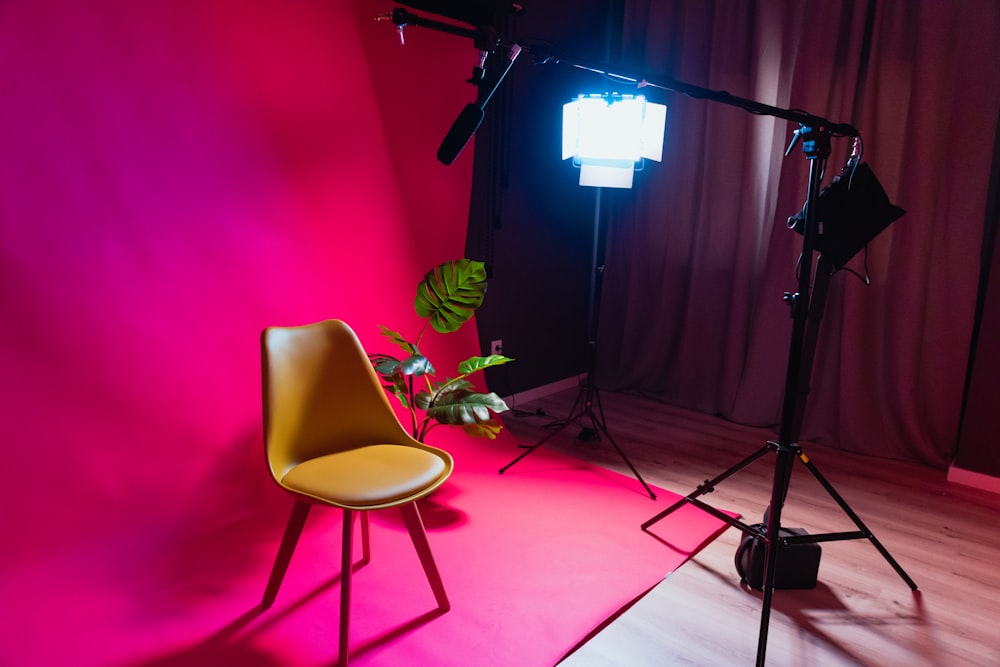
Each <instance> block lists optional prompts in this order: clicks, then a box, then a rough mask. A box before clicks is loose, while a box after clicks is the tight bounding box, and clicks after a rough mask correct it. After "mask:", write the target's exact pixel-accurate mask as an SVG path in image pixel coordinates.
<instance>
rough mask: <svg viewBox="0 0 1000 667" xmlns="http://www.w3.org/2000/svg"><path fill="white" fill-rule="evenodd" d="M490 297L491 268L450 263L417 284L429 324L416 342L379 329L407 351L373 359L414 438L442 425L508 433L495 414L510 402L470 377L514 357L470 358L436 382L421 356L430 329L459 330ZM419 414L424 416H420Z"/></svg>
mask: <svg viewBox="0 0 1000 667" xmlns="http://www.w3.org/2000/svg"><path fill="white" fill-rule="evenodd" d="M485 294H486V269H485V266H484V265H483V263H482V262H477V261H474V260H470V259H460V260H453V261H450V262H445V263H444V264H441V265H439V266H437V267H435V268H434V269H432V270H431V271H428V272H427V274H426V275H424V278H423V280H421V281H420V284H419V285H417V296H416V298H415V299H414V302H413V305H414V308H415V309H416V311H417V315H419V316H420V317H422V318H424V319H425V320H426V321H425V322H424V325H423V327H421V329H420V331H419V332H418V333H417V337H416V338H415V339H414V340H413V341H410V340H408V339H406V338H404V337H403V336H402V335H401V334H399V333H397V332H396V331H393V330H392V329H389V328H387V327H384V326H379V329H381V331H382V335H383V336H385V337H386V338H388V339H389V340H390V341H392V342H393V343H395V344H396V345H397V346H399V347H400V348H401V349H402V350H403V356H402V357H400V358H397V357H395V356H392V355H389V354H371V355H369V358H370V359H371V362H372V365H373V366H374V367H375V371H376V372H377V373H378V375H379V377H380V378H381V379H382V383H383V385H384V387H385V389H386V391H388V392H389V393H391V394H393V395H395V396H396V397H397V398H398V399H399V401H400V402H401V403H402V404H403V406H404V407H405V408H406V409H407V410H409V413H410V423H411V429H412V431H413V437H414V438H416V439H417V440H420V441H421V442H423V440H424V438H425V437H426V436H427V432H428V431H430V429H431V428H434V427H435V426H438V425H441V424H446V425H451V426H461V427H462V428H463V429H464V430H465V432H466V433H468V434H469V435H472V436H475V437H479V438H490V439H493V438H496V436H497V433H499V432H500V431H501V430H502V429H503V424H502V423H501V422H500V421H499V420H498V419H496V418H495V415H496V414H498V413H501V412H504V411H506V410H507V409H508V408H507V404H506V403H505V402H504V400H503V399H502V398H500V397H499V396H498V395H497V394H496V393H494V392H490V393H488V394H483V393H480V392H477V391H476V389H475V386H474V385H473V383H472V382H471V381H470V380H469V379H468V378H469V377H470V376H472V375H474V374H475V373H479V372H481V371H483V370H485V369H487V368H490V367H492V366H499V365H501V364H506V363H508V362H510V361H513V359H510V358H508V357H505V356H503V355H499V354H491V355H489V356H486V357H469V358H468V359H466V360H465V361H463V362H461V363H460V364H459V365H458V372H457V374H456V375H455V376H454V377H447V378H445V379H444V380H436V379H435V373H436V370H435V368H434V366H433V365H432V364H431V362H430V360H429V359H428V358H427V357H425V356H424V355H423V354H422V353H421V352H420V341H421V340H422V339H423V336H424V334H425V333H427V330H428V327H430V328H431V329H433V330H434V331H436V332H438V333H442V334H445V333H451V332H454V331H458V329H459V328H461V326H462V325H463V324H465V323H466V322H467V321H468V320H469V319H471V318H472V316H473V315H474V314H475V312H476V309H478V308H479V306H481V305H482V303H483V297H484V296H485ZM418 410H419V411H420V412H421V413H422V416H418Z"/></svg>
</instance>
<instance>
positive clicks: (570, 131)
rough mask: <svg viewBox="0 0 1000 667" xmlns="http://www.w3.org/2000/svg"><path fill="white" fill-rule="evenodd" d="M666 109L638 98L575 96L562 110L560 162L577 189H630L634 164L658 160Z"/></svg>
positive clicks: (661, 147)
mask: <svg viewBox="0 0 1000 667" xmlns="http://www.w3.org/2000/svg"><path fill="white" fill-rule="evenodd" d="M666 119H667V107H665V106H664V105H662V104H654V103H652V102H647V101H646V98H645V97H643V96H642V95H635V96H633V95H580V96H579V97H577V99H576V100H575V101H573V102H569V103H568V104H565V105H563V149H562V157H563V159H564V160H565V159H567V158H569V157H572V158H573V162H574V164H577V165H578V166H580V185H590V186H595V187H612V188H630V187H632V171H633V170H634V169H635V164H636V163H637V162H639V161H640V160H642V159H643V158H647V159H650V160H656V161H657V162H659V161H660V160H661V159H662V157H663V130H664V127H665V125H666Z"/></svg>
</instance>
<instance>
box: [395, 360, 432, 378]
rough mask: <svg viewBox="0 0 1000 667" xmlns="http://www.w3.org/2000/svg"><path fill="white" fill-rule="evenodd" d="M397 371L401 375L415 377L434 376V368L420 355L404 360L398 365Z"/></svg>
mask: <svg viewBox="0 0 1000 667" xmlns="http://www.w3.org/2000/svg"><path fill="white" fill-rule="evenodd" d="M399 370H400V372H401V373H402V374H403V375H415V376H417V377H419V376H421V375H434V366H432V365H431V361H430V359H428V358H427V357H425V356H424V355H422V354H415V355H413V356H412V357H407V358H406V359H404V360H403V361H402V362H401V363H400V365H399Z"/></svg>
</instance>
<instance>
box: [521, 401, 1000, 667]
mask: <svg viewBox="0 0 1000 667" xmlns="http://www.w3.org/2000/svg"><path fill="white" fill-rule="evenodd" d="M576 396H577V390H576V389H572V390H569V391H563V392H560V393H557V394H553V395H551V396H547V397H544V398H540V399H536V400H533V401H531V402H529V403H521V404H516V405H515V406H514V407H515V411H514V412H512V413H509V414H508V416H506V418H505V420H504V421H505V422H506V424H507V426H508V428H509V429H510V431H511V432H512V433H513V434H514V435H515V436H516V437H518V438H519V439H520V440H521V441H522V442H524V443H527V444H533V443H535V442H538V441H539V440H540V439H541V438H543V437H545V436H546V435H548V434H549V433H551V428H547V426H549V425H550V424H551V422H552V421H553V419H565V418H566V417H567V416H568V415H569V412H570V408H571V406H572V403H573V400H574V399H575V398H576ZM599 398H600V402H601V404H602V406H603V412H604V416H605V418H606V423H607V427H608V431H609V432H610V433H611V436H612V437H613V438H614V440H615V442H617V443H618V445H619V446H620V447H621V449H622V451H623V452H624V453H625V455H626V456H628V458H629V459H630V460H631V461H632V463H633V464H634V465H635V467H636V468H637V470H638V471H639V474H640V475H641V476H642V477H643V478H644V479H645V480H646V481H647V482H648V483H650V484H653V485H655V486H658V487H661V488H664V489H667V490H670V491H673V492H674V493H677V494H680V495H687V494H688V493H690V492H692V491H693V490H694V489H695V488H696V487H697V486H698V485H699V484H701V483H702V482H703V481H706V480H707V479H710V478H713V477H715V476H716V475H718V474H720V473H721V472H723V471H724V470H726V469H728V468H729V467H730V466H732V465H733V464H735V463H736V462H738V461H740V460H742V459H743V458H744V457H746V456H748V455H749V454H751V453H753V452H754V451H756V450H758V449H759V448H761V447H763V446H765V444H766V443H767V441H768V440H771V439H773V438H774V434H773V433H772V432H771V431H769V430H766V429H758V428H750V427H744V426H740V425H736V424H732V423H729V422H726V421H724V420H721V419H718V418H716V417H712V416H708V415H703V414H698V413H694V412H690V411H686V410H682V409H678V408H675V407H671V406H668V405H664V404H662V403H659V402H657V401H653V400H649V399H643V398H638V397H634V396H627V395H623V394H616V393H608V392H601V393H600V395H599ZM538 410H541V411H543V412H544V414H543V415H537V414H535V413H536V412H537V411H538ZM525 412H526V413H529V414H528V415H525V414H524V413H525ZM579 433H580V427H579V426H578V425H577V424H573V425H570V426H569V427H567V428H565V429H563V430H562V431H561V432H560V433H559V434H558V435H556V436H554V437H553V438H551V439H550V440H549V441H548V442H546V443H545V444H544V445H543V446H544V447H545V448H549V449H552V450H553V451H561V452H564V453H566V454H569V455H572V456H576V457H579V458H582V459H586V460H588V461H591V462H593V463H596V464H599V465H602V466H605V467H608V468H612V469H614V470H618V471H619V472H621V473H623V474H626V475H630V476H631V475H632V473H631V471H630V470H629V469H628V468H627V467H626V465H625V462H624V460H623V459H622V457H621V456H620V455H619V454H618V453H617V452H616V451H615V449H614V448H613V447H612V445H611V444H610V443H608V442H607V441H606V440H601V441H590V442H581V441H580V440H578V439H577V436H578V434H579ZM802 448H803V451H804V452H805V453H806V454H807V455H808V456H809V458H810V459H811V460H812V461H813V463H814V464H815V465H816V467H817V468H818V469H819V471H820V472H821V473H822V475H823V476H824V477H826V478H827V479H828V480H829V481H830V483H831V484H832V485H833V486H834V488H835V489H836V491H837V492H838V493H839V494H840V495H841V496H842V497H843V498H844V500H845V501H846V502H847V503H848V505H850V507H851V508H852V509H853V510H854V511H855V512H856V513H857V515H858V516H859V517H860V519H861V520H862V521H863V522H864V523H865V524H866V525H867V526H868V528H869V529H870V530H871V532H872V534H874V536H875V537H876V538H877V539H878V540H879V541H880V542H881V543H882V544H883V546H885V548H886V549H887V550H888V551H889V553H890V554H891V555H892V557H893V558H895V559H896V561H898V562H899V564H900V566H901V567H902V568H903V569H904V570H905V571H906V572H907V574H908V575H909V576H910V577H911V578H912V579H913V580H914V581H915V582H916V583H917V585H918V586H919V589H918V591H917V592H915V593H914V592H912V591H911V590H910V588H909V587H908V586H907V585H906V584H905V583H904V581H903V580H902V579H901V578H900V577H899V575H898V574H897V573H896V572H895V571H894V570H893V569H892V567H891V566H890V565H889V563H888V562H887V561H886V560H885V559H884V558H883V557H882V556H881V555H880V554H879V552H878V551H877V550H876V549H875V547H874V546H873V545H872V544H871V543H870V542H869V541H868V540H864V539H861V540H850V541H841V542H828V543H823V544H822V550H823V551H822V559H821V563H820V570H819V584H818V585H817V587H816V588H815V589H810V590H778V591H775V593H774V598H773V608H772V612H771V615H770V628H769V635H768V640H767V643H766V651H767V664H768V665H775V666H783V665H789V666H791V665H794V666H816V667H828V666H829V667H834V666H836V667H840V666H847V665H850V666H855V665H864V666H870V667H889V666H895V665H900V666H904V665H905V666H906V667H925V666H926V667H931V666H933V667H952V666H963V665H971V666H976V667H988V666H997V665H1000V527H998V521H1000V496H997V495H995V494H991V493H988V492H985V491H980V490H976V489H972V488H968V487H964V486H960V485H956V484H953V483H949V482H947V481H946V479H945V477H946V473H945V472H944V471H940V470H934V469H930V468H927V467H924V466H921V465H918V464H914V463H909V462H900V461H889V460H885V459H877V458H872V457H866V456H862V455H857V454H851V453H845V452H841V451H837V450H833V449H829V448H824V447H822V446H820V445H810V444H809V443H802ZM774 460H775V455H774V454H773V453H770V452H769V453H767V454H766V455H765V456H764V457H763V458H761V459H760V460H758V461H756V462H755V463H753V464H752V465H751V466H749V467H747V468H746V469H744V470H741V471H740V472H738V473H736V474H735V475H733V476H732V477H730V478H728V479H727V480H725V481H723V482H722V483H721V484H720V485H718V487H717V489H716V491H715V492H714V493H711V494H708V495H705V496H703V497H702V500H704V501H706V502H708V503H710V504H712V505H713V506H715V507H719V508H724V509H728V510H732V511H735V512H739V513H741V514H742V515H743V516H744V517H745V520H746V521H747V522H748V523H755V522H757V521H760V520H761V513H762V512H763V510H764V508H765V507H766V506H767V504H768V501H769V499H770V491H771V481H772V478H773V467H774V466H773V464H774ZM667 505H668V503H667V502H666V501H665V500H663V499H657V500H655V501H654V500H650V508H649V509H650V518H652V517H654V516H655V515H657V514H658V513H659V512H660V511H661V510H663V509H665V508H666V507H667ZM782 525H784V526H795V527H802V528H805V529H806V530H807V531H809V532H810V533H813V534H817V533H827V532H837V531H851V530H855V529H856V527H855V525H854V524H853V522H852V521H851V520H850V518H849V517H848V516H847V515H846V514H844V512H843V511H842V510H841V509H840V508H839V507H838V506H837V505H836V504H835V502H834V501H833V499H832V498H831V497H830V495H829V494H828V493H827V492H826V491H825V490H824V489H823V488H822V487H821V486H820V485H819V484H818V483H817V482H816V481H815V479H814V478H813V476H812V475H811V474H809V471H808V470H807V469H806V468H805V466H803V465H802V464H801V463H799V462H798V461H796V467H795V470H794V473H793V476H792V482H791V486H790V491H789V497H788V500H787V502H786V504H785V508H784V515H783V517H782ZM636 530H640V528H639V526H636ZM740 536H741V533H740V532H739V531H738V530H737V529H735V528H729V529H728V530H726V531H725V532H724V533H723V534H722V536H721V537H719V538H718V539H717V540H715V541H714V542H712V543H711V544H709V545H708V546H707V547H706V548H705V549H703V550H702V551H701V552H700V553H699V554H698V555H697V556H695V557H694V558H693V559H692V560H690V561H688V562H687V563H686V564H684V565H683V566H682V567H681V568H679V569H678V570H677V571H676V572H674V573H672V574H671V575H669V576H668V577H667V578H666V579H665V580H664V581H663V582H661V583H660V584H658V585H657V586H656V587H655V588H654V589H653V590H652V591H651V592H650V593H648V594H647V595H645V596H644V597H642V598H640V600H639V601H637V602H636V603H635V604H634V605H632V606H631V607H629V608H628V609H627V610H626V611H624V612H623V613H622V614H621V615H619V616H618V617H617V618H615V619H613V620H612V621H611V622H610V623H609V624H608V625H607V626H606V627H605V628H604V629H602V630H601V631H600V632H599V633H597V634H596V635H595V636H594V637H592V638H591V639H589V640H588V641H587V642H586V643H584V644H583V645H582V646H581V647H579V648H577V649H576V650H575V651H573V652H572V653H571V654H570V655H569V656H568V657H566V658H565V659H564V660H563V661H562V663H560V665H561V667H608V666H615V667H618V666H627V667H644V666H647V665H648V666H653V665H656V666H658V667H659V666H664V665H701V666H711V667H718V666H729V665H753V664H754V662H755V658H756V654H757V640H758V633H759V627H760V617H761V594H760V593H759V592H756V591H752V590H750V589H748V588H745V587H743V586H741V584H740V581H739V577H738V575H737V574H736V571H735V567H734V565H733V557H734V554H735V551H736V548H737V545H738V543H739V540H740ZM650 539H653V538H652V537H651V538H650Z"/></svg>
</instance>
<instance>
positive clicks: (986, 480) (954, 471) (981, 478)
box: [948, 466, 1000, 494]
mask: <svg viewBox="0 0 1000 667" xmlns="http://www.w3.org/2000/svg"><path fill="white" fill-rule="evenodd" d="M948 481H949V482H954V483H955V484H962V485H963V486H971V487H974V488H977V489H982V490H983V491H989V492H990V493H996V494H1000V478H998V477H993V476H991V475H986V474H984V473H981V472H976V471H974V470H964V469H962V468H956V467H955V466H952V467H950V468H948Z"/></svg>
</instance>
